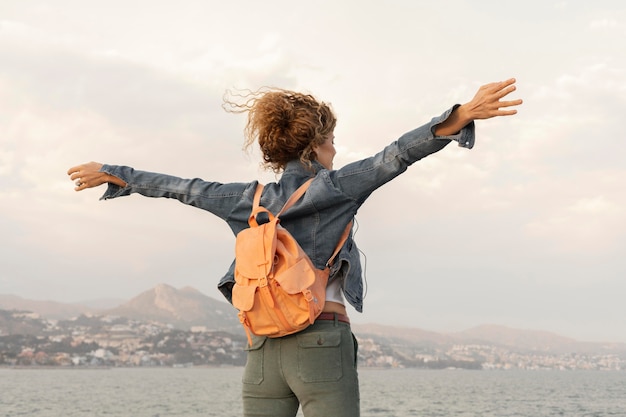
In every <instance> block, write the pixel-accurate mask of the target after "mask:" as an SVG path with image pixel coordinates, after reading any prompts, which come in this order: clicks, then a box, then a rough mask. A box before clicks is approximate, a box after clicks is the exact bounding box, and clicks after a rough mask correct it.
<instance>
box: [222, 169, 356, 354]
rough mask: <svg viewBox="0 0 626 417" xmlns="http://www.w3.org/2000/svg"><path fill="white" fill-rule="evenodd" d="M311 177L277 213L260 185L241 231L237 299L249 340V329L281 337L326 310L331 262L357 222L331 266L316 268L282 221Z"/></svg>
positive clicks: (235, 286) (344, 237) (298, 328)
mask: <svg viewBox="0 0 626 417" xmlns="http://www.w3.org/2000/svg"><path fill="white" fill-rule="evenodd" d="M311 181H313V179H310V180H308V181H307V182H305V183H304V184H303V185H302V186H300V188H298V189H297V190H296V191H295V192H294V193H293V195H292V196H291V197H290V198H289V199H288V200H287V202H286V203H285V205H284V206H283V208H282V209H281V210H280V212H279V213H278V214H277V215H275V216H274V215H273V214H272V213H271V212H270V211H269V210H267V209H266V208H265V207H262V206H261V205H260V200H261V192H262V191H263V185H261V184H259V185H258V187H257V189H256V192H255V194H254V203H253V206H252V212H251V213H250V218H249V219H248V224H249V225H250V227H249V228H247V229H244V230H242V231H241V232H239V233H238V234H237V239H236V242H235V285H234V287H233V293H232V294H233V297H232V301H233V305H234V306H235V307H236V308H237V309H238V310H239V320H240V321H241V324H243V326H244V328H245V330H246V334H247V335H248V340H249V341H250V342H251V338H250V332H252V333H254V334H255V335H259V336H268V337H281V336H285V335H288V334H292V333H296V332H298V331H300V330H303V329H305V328H306V327H308V326H309V325H310V324H313V322H314V321H315V319H316V318H317V317H318V316H319V315H320V313H321V312H322V309H323V308H324V303H325V301H326V284H327V283H328V276H329V273H330V265H331V264H332V262H333V260H334V258H335V256H337V254H338V253H339V250H340V249H341V247H342V246H343V244H344V243H345V241H346V239H347V238H348V235H349V233H350V228H351V226H352V223H349V224H348V225H347V226H346V229H345V231H344V233H343V235H342V237H341V239H340V241H339V243H338V244H337V247H336V248H335V251H334V253H333V255H332V256H331V258H330V259H329V260H328V262H327V263H326V267H325V268H324V269H317V268H315V266H314V265H313V263H312V262H311V259H310V258H309V256H308V255H307V254H306V253H305V252H304V251H303V250H302V248H301V247H300V245H299V244H298V242H296V240H295V239H294V238H293V236H292V235H291V234H290V233H289V232H288V231H287V230H286V229H285V228H283V227H282V226H281V225H280V224H279V223H280V215H281V214H283V212H285V211H286V210H287V209H289V207H291V206H292V205H293V204H294V203H295V202H296V201H298V200H299V199H300V197H302V195H303V194H304V193H305V192H306V190H307V188H309V185H310V184H311ZM259 213H267V215H268V216H269V221H268V222H267V223H264V224H261V225H259V224H258V222H257V215H258V214H259Z"/></svg>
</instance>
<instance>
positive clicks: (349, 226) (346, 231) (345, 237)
mask: <svg viewBox="0 0 626 417" xmlns="http://www.w3.org/2000/svg"><path fill="white" fill-rule="evenodd" d="M353 224H354V221H353V220H350V223H348V224H347V225H346V228H345V229H344V231H343V234H342V235H341V239H339V243H337V247H335V251H334V252H333V254H332V256H331V257H330V259H329V260H328V262H326V267H330V266H331V265H332V264H333V261H334V260H335V257H336V256H337V255H338V254H339V251H340V250H341V248H342V247H343V245H344V243H346V240H348V236H350V229H352V225H353Z"/></svg>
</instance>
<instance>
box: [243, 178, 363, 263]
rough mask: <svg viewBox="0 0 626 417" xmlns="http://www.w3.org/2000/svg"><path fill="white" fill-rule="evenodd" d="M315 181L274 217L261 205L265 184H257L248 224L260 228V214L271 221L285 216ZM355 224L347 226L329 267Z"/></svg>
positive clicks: (304, 186)
mask: <svg viewBox="0 0 626 417" xmlns="http://www.w3.org/2000/svg"><path fill="white" fill-rule="evenodd" d="M313 180H314V178H310V179H308V180H307V181H306V182H305V183H304V184H302V185H301V186H300V187H298V189H297V190H296V191H294V193H293V194H292V195H291V197H289V199H287V201H286V202H285V205H284V206H283V208H281V209H280V211H279V212H278V214H277V215H276V216H274V215H273V214H272V213H271V212H270V211H269V210H267V209H266V208H265V207H261V205H260V204H261V193H262V192H263V184H261V183H259V184H257V187H256V191H255V192H254V198H253V203H252V213H250V218H249V219H248V224H250V226H258V223H257V221H256V216H257V214H258V213H260V212H266V213H267V214H268V215H269V216H270V219H271V218H273V217H279V216H280V215H281V214H283V212H285V211H286V210H287V209H289V208H290V207H291V206H293V205H294V204H295V203H296V201H298V200H300V198H301V197H302V196H303V195H304V193H306V190H308V189H309V186H310V185H311V183H312V182H313ZM353 224H354V221H350V223H348V224H347V225H346V228H345V229H344V231H343V234H342V235H341V238H340V239H339V242H338V243H337V246H336V247H335V250H334V252H333V254H332V256H331V257H330V259H329V260H328V262H326V266H327V267H328V266H330V265H332V264H333V261H334V260H335V257H336V256H337V255H338V254H339V251H341V248H342V247H343V245H344V244H345V243H346V240H348V236H350V229H352V225H353Z"/></svg>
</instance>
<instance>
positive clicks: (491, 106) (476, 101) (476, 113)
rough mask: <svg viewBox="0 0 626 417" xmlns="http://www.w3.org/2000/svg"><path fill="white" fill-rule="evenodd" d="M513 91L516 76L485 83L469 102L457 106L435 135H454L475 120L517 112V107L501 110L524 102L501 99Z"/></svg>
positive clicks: (438, 127) (437, 127)
mask: <svg viewBox="0 0 626 417" xmlns="http://www.w3.org/2000/svg"><path fill="white" fill-rule="evenodd" d="M513 91H515V78H510V79H508V80H506V81H500V82H495V83H490V84H486V85H483V86H482V87H480V89H478V92H477V93H476V95H475V96H474V98H473V99H472V100H471V101H470V102H469V103H466V104H463V105H461V106H459V107H457V108H456V109H455V110H454V111H453V112H452V114H451V115H450V117H448V118H447V119H446V120H445V121H444V122H443V123H441V124H439V125H437V126H436V127H435V135H436V136H450V135H454V134H456V133H458V132H459V131H460V130H461V129H463V128H464V127H465V126H467V125H468V124H469V123H471V122H472V121H474V120H480V119H490V118H492V117H497V116H511V115H513V114H516V113H517V110H515V109H509V110H501V109H502V108H507V107H512V106H518V105H520V104H522V100H521V99H518V100H508V101H506V100H505V101H501V99H502V98H504V97H506V96H507V95H509V94H510V93H512V92H513Z"/></svg>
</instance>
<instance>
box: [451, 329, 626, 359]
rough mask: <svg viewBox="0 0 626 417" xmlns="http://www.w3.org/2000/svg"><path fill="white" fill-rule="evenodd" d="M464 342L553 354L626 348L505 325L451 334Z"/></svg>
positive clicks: (619, 344) (624, 349) (623, 349)
mask: <svg viewBox="0 0 626 417" xmlns="http://www.w3.org/2000/svg"><path fill="white" fill-rule="evenodd" d="M450 336H452V337H453V338H455V339H457V340H462V341H463V342H464V343H477V344H480V343H485V342H486V343H489V344H492V345H497V346H505V347H509V348H515V349H516V351H535V352H551V353H565V352H578V353H587V352H589V353H591V352H598V351H611V350H617V351H621V352H624V351H626V345H625V344H623V343H609V344H607V343H591V342H579V341H577V340H574V339H571V338H568V337H563V336H559V335H557V334H554V333H550V332H545V331H538V330H521V329H512V328H508V327H505V326H496V325H482V326H477V327H473V328H471V329H468V330H465V331H463V332H458V333H452V334H450Z"/></svg>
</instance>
